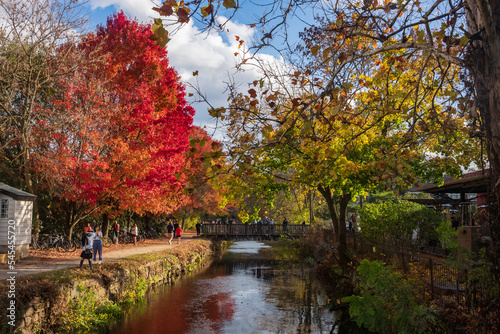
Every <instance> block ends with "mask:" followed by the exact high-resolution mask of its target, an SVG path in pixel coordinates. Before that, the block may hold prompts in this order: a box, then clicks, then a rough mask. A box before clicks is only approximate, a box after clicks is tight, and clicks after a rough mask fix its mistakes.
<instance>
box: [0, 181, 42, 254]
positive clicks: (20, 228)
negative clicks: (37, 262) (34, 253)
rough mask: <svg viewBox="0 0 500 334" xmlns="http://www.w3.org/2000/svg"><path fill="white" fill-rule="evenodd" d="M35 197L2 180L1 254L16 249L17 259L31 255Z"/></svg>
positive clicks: (0, 213) (0, 190) (0, 187)
mask: <svg viewBox="0 0 500 334" xmlns="http://www.w3.org/2000/svg"><path fill="white" fill-rule="evenodd" d="M35 199H36V196H35V195H33V194H30V193H27V192H25V191H22V190H20V189H16V188H14V187H11V186H8V185H6V184H5V183H2V182H0V254H9V250H11V251H12V250H13V249H14V250H15V256H16V259H19V258H22V257H27V256H28V255H29V245H30V243H31V225H32V218H33V201H34V200H35ZM9 240H10V241H11V243H10V244H9ZM9 245H10V246H11V247H10V248H9ZM12 246H14V247H12ZM2 256H3V257H5V255H2ZM2 262H4V261H2Z"/></svg>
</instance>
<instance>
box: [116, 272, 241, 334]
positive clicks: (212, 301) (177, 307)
mask: <svg viewBox="0 0 500 334" xmlns="http://www.w3.org/2000/svg"><path fill="white" fill-rule="evenodd" d="M220 274H222V273H218V274H216V275H213V276H212V275H210V276H212V277H210V278H215V277H218V276H223V275H220ZM198 289H199V287H197V286H196V285H195V284H194V281H190V282H182V283H181V284H178V285H177V284H176V285H174V286H172V287H171V288H170V289H169V291H168V292H167V293H163V294H161V297H160V298H159V299H157V300H155V301H154V302H153V303H152V305H148V307H147V310H146V311H145V312H144V313H142V312H141V313H142V314H140V315H139V316H134V315H133V311H131V312H132V314H131V315H129V316H128V317H127V319H125V321H124V322H122V323H121V325H120V326H119V328H115V329H114V330H113V332H114V333H120V334H128V333H130V334H132V333H148V334H155V333H172V334H177V333H188V332H190V327H192V326H191V325H192V324H193V323H197V324H198V325H201V327H202V328H205V329H206V330H207V332H208V333H210V332H217V331H219V330H220V329H221V328H222V327H223V326H224V324H225V323H226V322H228V321H231V320H232V318H233V316H234V313H235V309H236V301H235V299H234V298H233V297H231V295H230V293H229V292H217V291H213V294H210V295H209V296H204V298H199V299H198V298H197V292H199V290H198ZM197 300H199V304H197V307H196V308H194V309H193V307H192V306H189V305H186V303H188V302H191V303H192V302H193V301H197ZM191 305H192V304H191ZM191 332H192V331H191Z"/></svg>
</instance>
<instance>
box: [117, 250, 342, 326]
mask: <svg viewBox="0 0 500 334" xmlns="http://www.w3.org/2000/svg"><path fill="white" fill-rule="evenodd" d="M327 304H328V298H327V296H326V295H325V293H324V292H323V290H322V289H321V287H320V285H319V283H318V282H317V281H316V280H315V277H314V275H313V273H312V271H311V270H310V269H308V268H304V267H302V266H299V265H293V264H292V263H290V262H288V261H277V260H275V258H274V255H273V252H272V251H270V249H269V246H267V245H265V244H264V243H261V242H258V241H239V242H235V243H234V244H233V245H232V246H231V247H230V248H229V249H228V250H226V251H225V252H224V254H223V255H222V257H221V258H220V259H218V260H215V261H214V262H212V263H211V264H210V266H207V268H205V269H204V270H201V271H200V272H198V273H195V274H193V275H190V276H188V277H184V278H182V279H180V280H178V281H177V282H176V283H175V284H174V285H171V286H167V285H165V286H161V287H158V288H156V289H155V290H154V291H151V292H150V293H148V295H147V296H146V298H145V300H144V301H143V302H142V303H139V304H138V305H135V307H134V308H133V309H131V310H130V311H129V312H127V314H126V315H125V316H124V318H122V320H121V321H120V322H119V323H117V324H115V325H114V326H113V327H112V328H111V329H110V330H109V333H120V334H127V333H130V334H132V333H149V334H157V333H179V334H180V333H192V334H203V333H207V334H208V333H238V334H239V333H341V332H342V330H341V331H339V330H338V326H337V325H338V322H336V319H338V318H340V314H339V313H334V312H331V311H330V310H329V309H328V307H327ZM350 332H351V331H350Z"/></svg>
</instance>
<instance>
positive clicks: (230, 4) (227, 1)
mask: <svg viewBox="0 0 500 334" xmlns="http://www.w3.org/2000/svg"><path fill="white" fill-rule="evenodd" d="M222 5H223V6H224V7H226V9H230V8H236V1H235V0H224V2H223V3H222Z"/></svg>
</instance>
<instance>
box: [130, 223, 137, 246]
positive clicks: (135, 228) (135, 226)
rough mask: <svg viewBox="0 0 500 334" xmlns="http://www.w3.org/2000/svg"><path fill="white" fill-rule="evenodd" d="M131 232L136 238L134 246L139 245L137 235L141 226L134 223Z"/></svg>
mask: <svg viewBox="0 0 500 334" xmlns="http://www.w3.org/2000/svg"><path fill="white" fill-rule="evenodd" d="M130 234H131V235H132V237H133V238H134V246H137V236H138V235H139V228H138V227H137V224H134V227H132V231H131V232H130Z"/></svg>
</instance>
